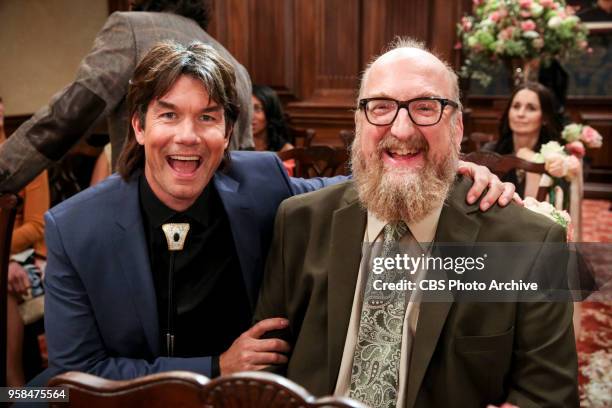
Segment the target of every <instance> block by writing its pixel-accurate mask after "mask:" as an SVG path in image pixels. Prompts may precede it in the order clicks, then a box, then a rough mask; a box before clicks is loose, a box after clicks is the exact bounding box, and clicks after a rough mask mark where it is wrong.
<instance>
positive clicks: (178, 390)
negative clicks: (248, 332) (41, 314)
mask: <svg viewBox="0 0 612 408" xmlns="http://www.w3.org/2000/svg"><path fill="white" fill-rule="evenodd" d="M49 386H50V387H67V388H68V389H69V397H70V402H69V403H67V404H66V403H51V407H56V408H60V407H71V406H74V407H81V406H85V407H87V408H97V407H109V408H115V407H132V408H138V407H143V408H144V407H147V408H148V407H152V408H157V407H160V408H161V407H168V406H171V407H173V406H176V407H184V408H190V407H203V408H204V407H205V408H213V407H236V408H238V407H249V408H277V407H278V408H280V407H282V408H294V407H295V408H298V407H302V408H322V407H337V408H365V406H364V405H363V404H361V403H359V402H357V401H353V400H350V399H348V398H342V397H324V398H320V399H316V398H315V397H314V396H313V395H311V394H310V393H308V391H306V390H305V389H304V388H302V387H300V386H299V385H297V384H295V383H294V382H292V381H290V380H287V379H286V378H283V377H280V376H278V375H276V374H272V373H265V372H243V373H237V374H232V375H229V376H224V377H219V378H217V379H215V380H212V381H210V380H208V378H206V377H204V376H202V375H199V374H195V373H190V372H186V371H169V372H165V373H159V374H152V375H148V376H145V377H140V378H136V379H133V380H128V381H112V380H105V379H103V378H100V377H96V376H93V375H90V374H85V373H79V372H69V373H65V374H61V375H59V376H56V377H54V378H52V379H51V381H50V382H49Z"/></svg>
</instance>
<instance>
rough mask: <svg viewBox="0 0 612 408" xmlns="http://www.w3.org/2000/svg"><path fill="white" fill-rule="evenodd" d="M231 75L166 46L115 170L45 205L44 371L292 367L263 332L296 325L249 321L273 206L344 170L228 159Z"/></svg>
mask: <svg viewBox="0 0 612 408" xmlns="http://www.w3.org/2000/svg"><path fill="white" fill-rule="evenodd" d="M234 83H235V78H234V71H233V69H232V67H231V65H229V64H228V63H227V62H226V61H225V60H223V58H221V57H220V56H219V54H218V53H217V52H216V51H215V50H214V49H213V48H212V47H210V46H207V45H204V44H199V43H194V44H191V45H190V46H188V47H184V46H182V45H178V44H174V43H166V44H161V45H158V46H156V47H154V48H153V49H152V50H151V51H150V52H149V53H148V54H147V55H146V56H145V57H144V59H143V60H142V61H141V63H140V64H139V65H138V67H137V68H136V71H135V73H134V77H133V78H132V80H131V81H130V89H129V92H128V106H129V115H130V116H129V117H130V118H131V124H132V127H131V129H130V134H129V136H128V141H127V144H126V147H125V149H124V151H123V152H122V154H121V156H120V158H119V163H118V170H119V175H114V176H111V177H110V178H109V179H107V180H106V181H104V182H102V183H100V184H99V185H97V186H96V187H94V188H92V189H89V190H86V191H85V192H83V193H81V194H78V195H77V196H75V197H73V198H72V199H70V200H67V201H65V202H64V203H62V204H60V205H58V206H57V207H55V208H53V209H52V210H50V211H49V212H48V213H47V214H46V241H47V247H48V265H47V274H46V278H45V283H46V292H47V293H46V304H45V308H46V311H45V326H46V330H47V344H48V351H49V363H50V372H49V373H48V374H54V373H58V372H63V371H68V370H78V371H85V372H89V373H92V374H95V375H99V376H102V377H105V378H110V379H128V378H133V377H137V376H141V375H146V374H150V373H155V372H160V371H168V370H190V371H194V372H198V373H202V374H204V375H207V376H215V375H219V374H227V373H232V372H235V371H241V370H256V369H261V368H264V367H266V366H268V365H270V364H282V363H286V361H287V360H286V357H285V354H284V353H286V352H287V351H288V348H289V346H288V345H287V343H285V342H284V341H282V340H279V339H266V338H262V337H264V336H263V335H264V334H265V333H266V332H269V331H272V330H280V329H283V328H285V327H287V324H288V322H287V321H286V320H285V319H282V318H271V319H266V320H264V321H261V322H259V323H257V324H256V325H255V326H253V327H250V324H251V317H252V313H253V308H254V305H255V302H256V300H257V293H258V290H259V285H260V281H261V275H262V271H263V265H264V262H265V256H266V254H267V251H268V248H269V246H270V240H271V235H272V226H273V222H274V216H275V213H276V210H277V208H278V205H279V204H280V202H281V201H282V200H283V199H285V198H287V197H290V196H292V195H294V194H298V193H302V192H306V191H312V190H315V189H317V188H321V187H323V186H324V185H325V184H329V183H333V181H334V180H333V179H331V180H327V181H324V180H320V179H313V180H298V179H290V178H289V177H287V174H286V173H285V171H284V170H283V166H282V164H281V162H280V161H279V159H278V158H277V157H276V156H275V155H274V154H268V153H254V152H233V153H232V154H231V155H230V154H229V153H228V152H227V147H228V144H229V140H230V137H231V133H232V129H233V125H234V123H235V121H236V118H237V116H238V112H239V107H238V105H237V102H236V101H237V96H236V89H235V87H234ZM471 170H472V171H474V168H472V169H471ZM485 175H486V173H485V174H482V172H481V173H479V174H478V177H475V178H486V177H484V176H485ZM485 184H486V183H485ZM493 184H496V185H495V187H494V188H490V190H493V191H492V192H491V193H490V195H489V197H488V199H489V200H492V199H493V198H494V199H497V196H499V194H500V193H501V191H502V190H503V189H504V187H505V188H506V192H505V194H503V195H502V198H501V200H502V201H505V202H507V201H509V195H511V193H512V189H508V186H507V185H506V186H502V185H501V184H500V183H499V181H498V180H497V179H496V178H495V179H493ZM482 187H483V186H482V184H481V185H479V186H478V188H476V191H475V195H478V194H480V192H481V191H482ZM478 190H480V191H478ZM313 239H316V237H313ZM249 327H250V328H249Z"/></svg>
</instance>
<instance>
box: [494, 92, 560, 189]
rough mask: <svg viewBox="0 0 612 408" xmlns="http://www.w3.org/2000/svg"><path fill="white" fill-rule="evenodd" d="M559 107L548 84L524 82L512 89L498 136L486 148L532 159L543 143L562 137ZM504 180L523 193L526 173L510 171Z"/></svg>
mask: <svg viewBox="0 0 612 408" xmlns="http://www.w3.org/2000/svg"><path fill="white" fill-rule="evenodd" d="M556 111H557V110H556V102H555V99H554V96H553V94H552V93H551V92H550V90H548V88H546V87H545V86H543V85H541V84H539V83H537V82H527V83H525V84H523V85H522V86H520V87H518V88H517V89H516V90H515V91H514V92H513V93H512V96H511V97H510V103H509V104H508V106H507V107H506V109H505V110H504V114H503V116H502V120H501V123H500V126H499V139H498V140H497V141H495V142H490V143H487V144H486V145H485V146H483V150H489V151H493V152H496V153H499V154H513V155H516V156H518V157H521V158H523V159H526V160H530V159H531V158H532V157H533V155H534V154H535V153H536V152H538V151H539V150H540V147H541V146H542V145H543V144H546V143H548V142H550V141H553V140H556V141H559V140H560V139H561V124H560V123H559V120H558V116H557V114H556ZM502 180H503V181H509V182H512V183H514V184H515V185H516V186H517V192H518V193H519V194H520V195H521V196H524V193H525V174H524V173H521V172H519V173H517V172H510V173H508V174H506V175H505V176H504V177H503V178H502Z"/></svg>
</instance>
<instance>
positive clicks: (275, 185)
mask: <svg viewBox="0 0 612 408" xmlns="http://www.w3.org/2000/svg"><path fill="white" fill-rule="evenodd" d="M341 179H343V178H338V179H328V180H325V179H310V180H304V179H290V178H289V177H288V176H287V174H286V173H285V170H284V168H283V166H282V163H281V162H280V160H279V159H278V158H277V156H276V155H275V154H270V153H254V152H235V153H233V154H232V164H231V166H230V171H229V172H228V173H223V172H217V173H216V174H215V176H214V179H213V182H214V185H215V187H216V189H217V191H218V193H219V196H220V197H221V201H222V202H223V205H224V207H225V210H226V212H227V215H228V218H229V222H230V226H231V229H232V235H233V237H234V243H235V245H236V250H237V254H238V258H239V262H240V269H241V272H242V276H243V278H244V282H245V285H246V288H247V293H248V296H249V301H250V304H251V306H252V308H253V307H254V305H255V302H256V301H257V295H258V290H259V285H260V281H261V278H262V274H263V267H264V263H265V258H266V255H267V252H268V248H269V245H270V240H271V236H272V228H273V224H274V217H275V215H276V210H277V208H278V206H279V204H280V202H281V201H282V200H284V199H285V198H287V197H289V196H292V195H294V194H299V193H302V192H306V191H312V190H315V189H317V188H321V187H323V186H325V185H327V184H331V183H333V182H334V181H339V180H341ZM45 220H46V242H47V247H48V264H47V270H46V276H45V285H46V296H45V309H46V310H45V327H46V331H47V345H48V351H49V363H50V369H51V372H49V373H48V375H54V374H56V373H58V372H63V371H68V370H78V371H85V372H89V373H92V374H95V375H99V376H102V377H105V378H111V379H127V378H133V377H136V376H141V375H146V374H151V373H155V372H160V371H168V370H189V371H194V372H198V373H202V374H204V375H208V376H210V374H211V373H210V371H211V357H210V356H202V357H193V358H172V357H160V354H161V345H160V336H159V326H158V320H157V319H158V314H157V305H156V299H155V290H154V285H153V279H152V274H151V268H150V261H149V257H148V251H147V246H146V239H145V233H144V228H143V223H142V216H141V211H140V204H139V193H138V181H137V177H136V178H134V180H133V181H130V182H125V181H123V180H122V179H121V178H120V177H119V176H117V175H113V176H111V177H110V178H109V179H107V180H106V181H104V182H102V183H100V184H99V185H97V186H95V187H94V188H91V189H87V190H85V191H83V192H82V193H80V194H77V195H76V196H74V197H72V198H71V199H69V200H67V201H65V202H63V203H62V204H60V205H58V206H56V207H54V208H53V209H51V210H49V211H48V212H47V214H46V215H45ZM228 296H231V294H228ZM211 313H219V311H211ZM210 335H211V336H214V335H215V328H214V327H211V328H210Z"/></svg>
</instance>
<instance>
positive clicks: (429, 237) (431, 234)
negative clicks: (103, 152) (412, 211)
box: [365, 204, 443, 243]
mask: <svg viewBox="0 0 612 408" xmlns="http://www.w3.org/2000/svg"><path fill="white" fill-rule="evenodd" d="M442 206H443V204H441V205H440V206H438V207H436V208H434V209H433V211H431V212H430V213H429V214H427V215H426V216H425V217H424V218H423V219H422V220H420V221H413V222H407V223H406V225H408V228H410V232H412V235H414V238H415V239H416V240H417V242H419V243H431V242H433V240H434V238H435V236H436V229H437V228H438V221H439V220H440V214H441V213H442ZM387 224H388V222H387V221H383V220H381V219H379V218H377V217H376V215H374V213H372V212H371V211H370V210H368V225H367V227H366V234H367V235H366V237H365V241H366V242H370V243H372V242H374V241H375V240H376V238H378V236H379V235H380V234H381V233H382V230H383V228H384V227H385V225H387Z"/></svg>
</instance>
